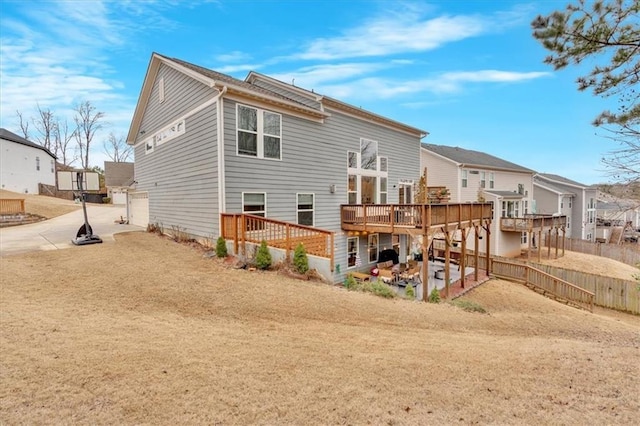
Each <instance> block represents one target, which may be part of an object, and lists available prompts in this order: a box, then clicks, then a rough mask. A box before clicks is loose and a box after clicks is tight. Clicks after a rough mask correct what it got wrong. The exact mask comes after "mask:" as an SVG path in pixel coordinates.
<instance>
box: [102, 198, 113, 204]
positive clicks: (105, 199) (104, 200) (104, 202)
mask: <svg viewBox="0 0 640 426" xmlns="http://www.w3.org/2000/svg"><path fill="white" fill-rule="evenodd" d="M102 204H111V197H102Z"/></svg>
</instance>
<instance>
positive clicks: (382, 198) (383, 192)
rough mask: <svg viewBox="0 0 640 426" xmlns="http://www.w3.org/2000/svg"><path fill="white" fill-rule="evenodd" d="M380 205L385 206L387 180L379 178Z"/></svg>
mask: <svg viewBox="0 0 640 426" xmlns="http://www.w3.org/2000/svg"><path fill="white" fill-rule="evenodd" d="M380 204H387V178H386V177H381V178H380Z"/></svg>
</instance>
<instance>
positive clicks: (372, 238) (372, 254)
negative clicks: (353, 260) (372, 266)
mask: <svg viewBox="0 0 640 426" xmlns="http://www.w3.org/2000/svg"><path fill="white" fill-rule="evenodd" d="M379 242H380V238H379V236H378V234H369V241H368V244H367V255H368V256H367V257H368V259H369V263H374V262H377V261H378V251H379V250H378V244H379Z"/></svg>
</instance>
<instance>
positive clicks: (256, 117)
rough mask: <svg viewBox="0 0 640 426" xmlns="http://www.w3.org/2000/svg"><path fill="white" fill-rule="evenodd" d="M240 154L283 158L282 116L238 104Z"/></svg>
mask: <svg viewBox="0 0 640 426" xmlns="http://www.w3.org/2000/svg"><path fill="white" fill-rule="evenodd" d="M237 126H238V151H237V152H238V155H246V156H250V157H257V158H271V159H276V160H280V159H281V138H282V136H281V128H282V116H281V115H280V114H276V113H273V112H269V111H264V110H261V109H258V108H253V107H249V106H244V105H238V110H237Z"/></svg>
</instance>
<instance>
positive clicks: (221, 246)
mask: <svg viewBox="0 0 640 426" xmlns="http://www.w3.org/2000/svg"><path fill="white" fill-rule="evenodd" d="M227 254H228V253H227V242H226V241H225V239H224V238H222V235H220V236H219V237H218V240H217V241H216V256H218V257H227Z"/></svg>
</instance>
